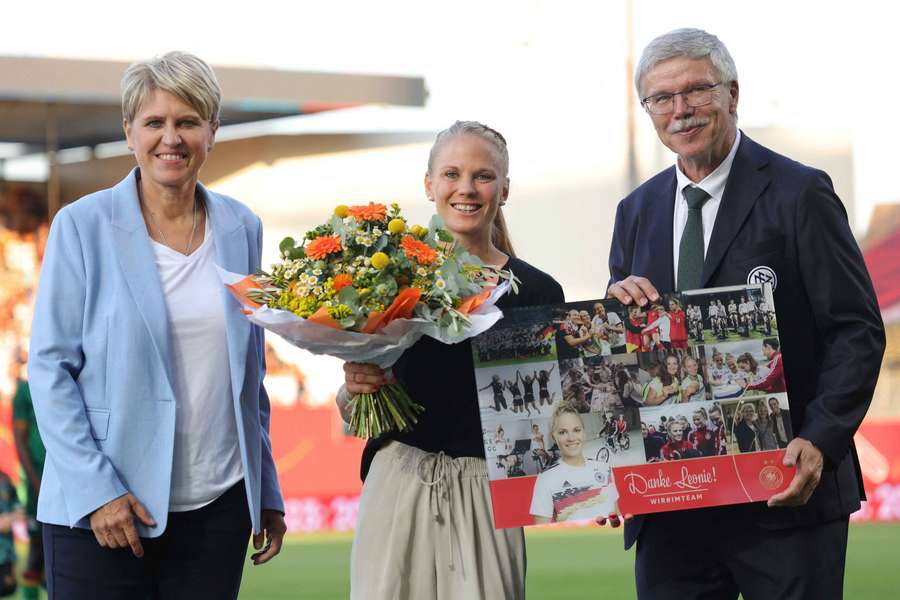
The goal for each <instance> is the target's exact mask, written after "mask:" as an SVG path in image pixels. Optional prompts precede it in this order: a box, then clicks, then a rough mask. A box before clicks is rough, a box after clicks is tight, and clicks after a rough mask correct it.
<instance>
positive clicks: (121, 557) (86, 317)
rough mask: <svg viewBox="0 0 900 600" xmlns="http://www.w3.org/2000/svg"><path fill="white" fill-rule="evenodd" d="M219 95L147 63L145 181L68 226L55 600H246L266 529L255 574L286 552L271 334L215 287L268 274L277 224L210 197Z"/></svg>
mask: <svg viewBox="0 0 900 600" xmlns="http://www.w3.org/2000/svg"><path fill="white" fill-rule="evenodd" d="M220 99H221V93H220V90H219V85H218V83H217V81H216V77H215V74H214V73H213V71H212V70H211V69H210V67H209V66H208V65H207V64H206V63H205V62H203V61H202V60H200V59H199V58H197V57H195V56H193V55H190V54H186V53H181V52H171V53H168V54H166V55H163V56H160V57H157V58H154V59H151V60H147V61H142V62H138V63H135V64H133V65H131V66H130V67H129V68H128V69H127V71H126V72H125V75H124V77H123V80H122V112H123V115H124V121H123V127H124V130H125V136H126V139H127V140H128V145H129V148H130V149H131V150H132V151H133V152H134V156H135V159H136V161H137V168H135V169H134V170H132V171H131V172H130V173H128V174H127V175H126V176H125V178H124V179H123V180H122V181H121V182H120V183H119V184H118V185H116V186H115V187H113V188H111V189H106V190H102V191H99V192H96V193H94V194H91V195H89V196H86V197H84V198H82V199H80V200H78V201H76V202H74V203H72V204H70V205H68V206H66V207H64V208H63V209H62V210H60V211H59V212H58V213H57V215H56V217H55V218H54V220H53V224H52V226H51V231H50V236H49V239H48V241H47V248H46V252H45V258H44V264H43V267H42V272H41V278H40V285H39V289H38V295H37V303H36V307H35V316H34V323H33V327H32V338H31V348H30V356H29V372H28V374H29V383H30V385H31V393H32V398H33V401H34V410H35V414H36V416H37V421H38V425H39V426H40V430H41V436H42V438H43V440H44V444H45V445H46V446H47V461H46V463H45V465H44V473H43V479H42V482H41V494H40V497H39V500H38V519H40V521H41V522H42V523H43V524H44V532H43V533H44V551H45V557H46V559H47V562H46V567H47V582H48V592H49V594H50V597H51V598H59V599H62V600H81V599H85V600H87V599H97V598H103V599H104V600H114V599H123V600H126V599H127V600H133V599H135V598H141V599H144V598H147V599H151V598H152V599H159V600H163V599H165V600H172V599H181V598H184V599H191V600H193V599H197V598H208V599H210V600H212V599H216V600H219V599H224V598H236V597H237V594H238V588H239V587H240V581H241V574H242V570H243V564H244V560H245V557H246V553H247V546H248V540H249V538H250V534H251V531H252V532H253V533H254V536H253V543H254V546H255V548H256V549H257V550H258V552H257V553H256V554H254V555H253V561H254V563H256V564H259V563H263V562H266V561H268V560H269V559H271V558H272V557H273V556H275V555H276V554H278V552H279V551H280V548H281V544H282V537H283V535H284V531H285V525H284V519H283V513H284V505H283V501H282V497H281V491H280V489H279V485H278V478H277V475H276V472H275V464H274V461H273V459H272V451H271V442H270V440H269V434H268V429H269V401H268V397H267V395H266V392H265V389H264V388H263V385H262V381H263V376H264V372H265V360H264V349H263V334H262V331H261V330H260V329H259V328H257V327H254V326H251V324H250V323H249V321H247V320H246V318H245V317H244V316H243V315H242V314H241V311H240V306H239V304H238V303H237V301H236V300H234V299H233V298H232V297H231V296H230V294H228V293H227V291H226V289H225V287H224V286H223V285H222V282H221V280H220V278H219V276H218V274H217V272H216V265H218V266H221V267H222V268H224V269H227V270H229V271H232V272H238V273H253V272H254V271H255V270H256V269H258V268H259V265H260V262H259V261H260V251H261V245H262V230H261V223H260V220H259V218H258V217H256V216H255V215H254V214H253V213H251V212H250V210H249V209H247V207H245V206H244V205H242V204H240V203H239V202H237V201H235V200H233V199H231V198H229V197H227V196H222V195H220V194H216V193H214V192H211V191H209V190H207V189H206V188H205V187H204V186H203V185H201V184H200V183H199V182H198V177H199V172H200V168H201V167H202V166H203V163H204V162H205V160H206V158H207V155H208V154H209V152H210V151H211V150H212V147H213V142H214V140H215V135H216V130H217V129H218V126H219V105H220Z"/></svg>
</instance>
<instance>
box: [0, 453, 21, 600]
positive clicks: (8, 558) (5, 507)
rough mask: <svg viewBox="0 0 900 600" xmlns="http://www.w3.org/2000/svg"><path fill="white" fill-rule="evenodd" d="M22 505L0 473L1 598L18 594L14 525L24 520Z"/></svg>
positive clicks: (8, 480)
mask: <svg viewBox="0 0 900 600" xmlns="http://www.w3.org/2000/svg"><path fill="white" fill-rule="evenodd" d="M23 517H24V515H23V514H22V505H21V503H20V502H19V496H18V495H17V494H16V488H15V486H14V485H13V483H12V481H11V480H10V478H9V476H8V475H7V474H6V473H4V472H3V471H0V597H2V598H7V597H9V596H12V595H13V594H15V593H16V589H17V587H18V583H17V581H16V545H15V540H14V539H13V525H14V524H15V523H17V522H19V521H21V520H22V519H23Z"/></svg>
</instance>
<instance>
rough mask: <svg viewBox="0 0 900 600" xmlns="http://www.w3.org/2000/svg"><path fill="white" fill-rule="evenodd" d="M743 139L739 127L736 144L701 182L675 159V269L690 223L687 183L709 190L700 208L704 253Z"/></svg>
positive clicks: (673, 228) (673, 245) (735, 137)
mask: <svg viewBox="0 0 900 600" xmlns="http://www.w3.org/2000/svg"><path fill="white" fill-rule="evenodd" d="M740 141H741V131H740V130H738V131H737V135H735V136H734V144H732V146H731V150H730V151H729V152H728V156H726V157H725V160H723V161H722V162H721V163H719V166H718V167H716V168H715V170H714V171H713V172H712V173H710V174H709V175H707V176H706V177H704V178H703V181H701V182H700V183H694V182H693V181H691V180H690V179H689V178H688V176H687V175H685V174H684V171H682V170H681V167H680V166H678V163H677V162H676V163H675V180H676V182H675V218H674V219H673V220H672V257H673V259H674V261H673V264H674V267H675V268H674V271H673V272H674V273H678V252H679V250H680V248H681V234H682V233H684V226H685V225H687V218H688V205H687V200H685V199H684V194H683V193H682V190H684V188H685V187H686V186H688V185H694V186H697V187H698V188H700V189H702V190H703V191H704V192H706V193H707V194H709V196H710V198H709V200H707V201H706V203H705V204H704V205H703V208H702V209H700V214H701V215H702V218H703V256H706V251H707V249H708V248H709V240H710V238H711V237H712V231H713V225H715V223H716V214H718V212H719V205H720V204H721V203H722V195H723V194H724V193H725V184H726V183H728V174H729V173H731V165H732V163H734V155H735V154H737V149H738V144H739V143H740Z"/></svg>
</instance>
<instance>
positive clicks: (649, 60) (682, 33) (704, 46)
mask: <svg viewBox="0 0 900 600" xmlns="http://www.w3.org/2000/svg"><path fill="white" fill-rule="evenodd" d="M679 56H685V57H687V58H709V61H710V62H711V63H712V65H713V67H714V68H715V69H716V71H718V75H719V78H720V79H721V81H722V83H728V82H731V81H737V78H738V75H737V67H736V66H734V60H733V59H732V58H731V54H729V53H728V48H726V47H725V44H723V43H722V41H721V40H719V38H717V37H716V36H714V35H713V34H711V33H707V32H705V31H703V30H702V29H689V28H685V29H676V30H674V31H670V32H669V33H664V34H663V35H661V36H659V37H657V38H656V39H654V40H653V41H652V42H650V43H649V44H647V47H646V48H644V52H643V53H642V54H641V59H640V60H639V61H638V64H637V68H635V70H634V87H635V89H637V91H638V94H640V93H641V78H642V77H643V76H644V75H646V74H647V72H648V71H649V70H650V69H652V68H653V67H655V66H656V65H657V64H659V63H661V62H662V61H664V60H669V59H670V58H676V57H679Z"/></svg>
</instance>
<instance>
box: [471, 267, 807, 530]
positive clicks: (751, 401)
mask: <svg viewBox="0 0 900 600" xmlns="http://www.w3.org/2000/svg"><path fill="white" fill-rule="evenodd" d="M472 352H473V358H474V365H475V380H476V386H477V388H478V402H479V409H480V414H481V423H482V433H483V437H484V447H485V456H486V458H487V465H488V475H489V478H490V480H491V496H492V503H493V508H494V519H495V526H496V527H498V528H502V527H518V526H522V525H531V524H535V523H547V522H559V521H572V520H583V519H593V518H595V517H597V516H599V515H607V514H610V513H612V512H615V511H618V512H620V513H623V514H625V513H631V514H643V513H650V512H659V511H668V510H680V509H687V508H699V507H705V506H717V505H722V504H735V503H741V502H753V501H761V500H765V499H768V498H769V497H770V496H772V495H774V494H775V493H777V492H779V491H781V490H783V489H785V488H786V487H787V484H788V483H789V481H790V479H791V473H792V471H791V472H789V471H788V469H786V468H785V467H783V466H782V464H781V463H782V457H783V455H784V448H785V447H786V446H787V443H788V442H789V441H790V440H791V439H792V437H793V434H792V431H791V421H790V407H789V405H788V397H787V393H786V390H785V382H784V369H783V364H782V362H781V351H780V342H779V338H778V323H777V321H776V318H775V307H774V304H773V299H772V293H771V288H770V287H769V286H768V285H766V286H759V285H747V286H734V287H727V288H711V289H703V290H694V291H687V292H675V293H671V294H665V295H664V296H663V297H662V298H661V299H660V300H659V302H655V303H650V304H648V305H647V306H646V307H643V308H642V307H637V306H625V305H623V304H621V303H620V302H618V301H617V300H615V299H604V300H592V301H582V302H569V303H566V304H559V305H547V306H538V307H524V308H517V309H513V310H509V311H506V312H505V316H504V318H503V319H502V320H501V321H499V322H498V323H497V324H496V325H495V326H494V327H493V328H492V329H490V330H489V331H487V332H485V333H483V334H481V335H480V336H478V337H476V338H474V340H473V343H472Z"/></svg>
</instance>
